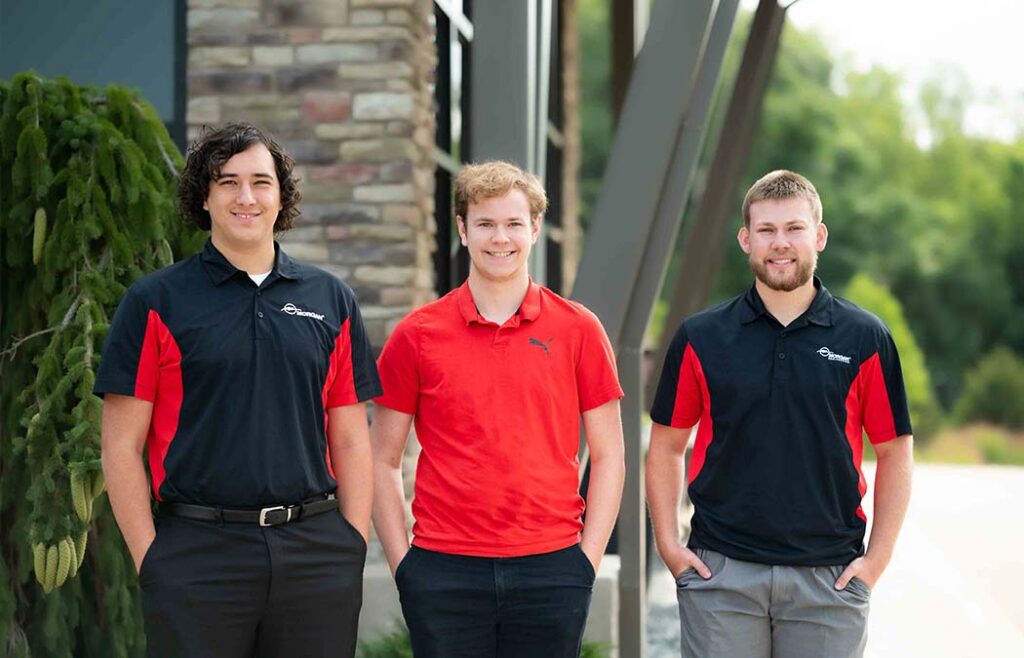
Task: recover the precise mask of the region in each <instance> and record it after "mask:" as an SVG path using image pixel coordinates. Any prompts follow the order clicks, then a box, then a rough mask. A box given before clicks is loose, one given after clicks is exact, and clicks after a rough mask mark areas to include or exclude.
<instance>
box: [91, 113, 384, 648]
mask: <svg viewBox="0 0 1024 658" xmlns="http://www.w3.org/2000/svg"><path fill="white" fill-rule="evenodd" d="M292 168H293V162H292V160H291V158H289V157H288V155H287V154H286V153H285V152H284V151H283V150H282V149H281V147H280V146H279V145H278V144H277V143H276V142H275V141H274V140H273V139H272V138H271V137H270V136H268V135H267V134H266V133H264V132H263V131H261V130H260V129H259V128H257V127H255V126H253V125H249V124H229V125H227V126H224V127H223V128H220V129H217V130H213V131H209V132H207V133H206V134H204V135H203V136H202V137H201V138H200V139H199V141H198V142H197V143H196V144H194V145H193V147H192V148H191V149H190V151H189V154H188V159H187V162H186V165H185V171H184V172H183V173H182V176H181V181H180V185H179V205H180V208H181V211H182V214H183V216H184V217H185V219H186V220H188V221H192V222H194V223H195V224H197V225H198V226H199V227H200V228H202V229H204V230H209V231H210V239H209V241H207V243H206V246H205V247H204V248H203V251H202V252H201V253H199V254H197V255H195V256H192V257H190V258H187V259H185V260H183V261H181V262H178V263H176V264H174V265H171V266H170V267H167V268H164V269H162V270H160V271H158V272H154V273H152V274H150V275H148V276H146V277H143V278H142V279H140V280H139V281H137V282H136V283H135V284H133V285H132V286H131V288H129V290H128V292H127V293H126V294H125V297H124V299H123V300H122V301H121V304H120V306H119V308H118V311H117V313H116V315H115V316H114V320H113V323H112V325H111V328H110V333H109V335H108V337H107V342H106V345H105V347H104V350H103V356H102V362H101V365H100V370H99V374H98V376H97V380H96V387H95V390H96V393H97V394H100V395H104V397H105V399H104V407H103V426H102V442H103V470H104V473H105V474H106V480H107V489H108V491H109V495H110V503H111V506H112V508H113V510H114V514H115V516H116V518H117V522H118V525H119V526H120V528H121V531H122V533H123V535H124V538H125V542H126V543H127V545H128V549H129V551H130V553H131V555H132V558H133V560H134V562H135V567H136V569H137V571H138V574H139V586H140V588H141V590H142V603H143V612H144V616H145V627H146V635H147V641H148V653H149V655H150V656H217V657H218V658H225V657H231V656H238V657H242V656H253V655H260V656H283V655H289V656H309V657H312V656H325V655H331V656H349V657H351V656H352V655H354V652H355V646H356V625H357V621H358V617H359V609H360V607H361V602H362V572H363V563H364V560H365V555H366V537H367V533H368V531H369V521H370V510H371V505H372V492H373V479H372V457H371V452H370V444H369V434H368V428H367V421H366V410H365V405H364V404H363V401H364V400H366V399H368V398H371V397H373V396H375V395H378V394H379V393H380V384H379V380H378V378H377V371H376V368H375V365H374V362H373V356H372V351H371V348H370V345H369V342H368V340H367V338H366V334H365V331H364V328H363V323H362V320H361V317H360V314H359V309H358V307H357V306H356V303H355V298H354V296H353V294H352V291H351V290H350V289H349V288H348V286H346V285H345V284H344V283H343V282H341V281H340V280H338V279H337V278H336V277H334V276H333V275H331V274H328V273H327V272H324V271H323V270H320V269H317V268H315V267H312V266H310V265H306V264H303V263H300V262H298V261H295V260H293V259H291V258H290V257H289V256H288V255H287V254H286V253H285V252H284V250H282V249H281V247H280V245H279V244H278V243H277V242H275V240H274V236H275V234H276V233H280V232H282V231H285V230H287V229H289V228H290V227H291V225H292V222H293V220H294V219H295V217H296V216H297V215H298V214H299V209H298V203H299V192H298V188H297V181H296V180H295V179H294V177H293V174H292ZM144 453H148V462H149V474H150V476H151V477H150V480H151V481H150V482H147V475H146V470H145V467H144V465H143V459H144V457H143V455H144ZM150 491H152V497H153V498H154V499H155V501H156V514H155V519H154V514H153V513H152V511H151V501H150Z"/></svg>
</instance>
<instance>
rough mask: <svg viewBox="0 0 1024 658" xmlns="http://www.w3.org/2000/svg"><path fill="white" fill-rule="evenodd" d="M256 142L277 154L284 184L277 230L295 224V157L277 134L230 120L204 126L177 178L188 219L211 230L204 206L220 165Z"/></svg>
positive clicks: (180, 204) (297, 196)
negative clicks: (275, 139)
mask: <svg viewBox="0 0 1024 658" xmlns="http://www.w3.org/2000/svg"><path fill="white" fill-rule="evenodd" d="M256 144H263V145H264V146H266V147H267V150H268V151H270V155H271V156H273V158H274V168H275V169H276V170H277V180H278V183H279V184H280V186H281V212H280V213H278V215H277V220H276V221H275V222H274V232H276V233H281V232H284V231H287V230H288V229H290V228H291V227H292V224H293V223H294V222H295V218H296V217H298V216H299V201H301V200H302V195H301V193H300V192H299V187H298V183H299V180H298V179H297V178H295V176H294V175H293V174H292V170H293V169H294V167H295V161H294V160H292V159H291V156H289V155H288V154H287V153H285V150H284V149H283V148H281V145H280V144H278V143H277V142H276V141H274V138H273V137H271V136H270V135H268V134H267V133H266V132H264V131H263V130H261V129H260V128H258V127H257V126H254V125H253V124H251V123H229V124H226V125H224V126H222V127H220V128H205V129H204V130H203V134H202V135H200V137H199V139H197V140H196V141H195V142H194V143H193V144H192V146H191V147H189V149H188V156H187V157H186V160H185V169H184V170H182V172H181V177H180V178H179V179H178V208H179V209H180V210H181V215H182V217H184V218H185V221H189V222H193V223H195V225H196V226H198V227H199V228H201V229H203V230H204V231H209V230H210V213H209V212H207V211H206V209H205V208H203V204H204V203H205V202H206V199H207V197H208V196H209V195H210V183H212V182H213V181H215V180H217V177H218V176H220V170H221V167H223V166H224V163H225V162H227V161H228V160H230V159H231V158H232V157H234V156H235V155H236V154H238V153H241V152H242V151H245V150H247V149H248V148H249V147H251V146H254V145H256Z"/></svg>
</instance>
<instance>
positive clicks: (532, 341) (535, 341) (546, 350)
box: [530, 338, 554, 356]
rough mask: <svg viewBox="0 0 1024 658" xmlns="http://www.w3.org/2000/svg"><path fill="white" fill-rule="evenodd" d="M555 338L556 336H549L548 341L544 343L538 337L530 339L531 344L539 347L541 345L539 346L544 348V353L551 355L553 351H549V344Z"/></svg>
mask: <svg viewBox="0 0 1024 658" xmlns="http://www.w3.org/2000/svg"><path fill="white" fill-rule="evenodd" d="M553 340H554V338H548V342H546V343H542V342H540V341H539V340H537V339H536V338H531V339H530V345H536V346H537V347H539V348H541V349H542V350H544V353H545V354H547V355H548V356H550V355H551V352H549V351H548V345H550V344H551V341H553Z"/></svg>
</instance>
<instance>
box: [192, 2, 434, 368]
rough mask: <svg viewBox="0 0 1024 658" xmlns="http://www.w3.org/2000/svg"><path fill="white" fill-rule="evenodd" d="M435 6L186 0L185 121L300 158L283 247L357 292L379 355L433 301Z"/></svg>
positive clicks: (416, 3)
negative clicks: (296, 213)
mask: <svg viewBox="0 0 1024 658" xmlns="http://www.w3.org/2000/svg"><path fill="white" fill-rule="evenodd" d="M432 14H433V3H432V2H430V0H188V45H189V57H188V117H187V118H188V125H189V137H190V139H191V138H194V137H195V135H197V134H198V132H199V130H200V129H201V127H202V126H203V125H204V124H219V123H223V122H227V121H240V120H245V121H252V122H254V123H256V124H258V125H260V126H262V127H264V128H266V129H267V130H269V131H270V132H271V133H273V134H274V135H275V137H276V138H277V139H278V140H279V141H280V142H281V143H282V144H283V145H284V146H285V148H286V149H287V150H288V151H289V153H291V155H292V157H294V158H295V160H296V162H297V165H298V167H297V169H298V174H299V176H300V177H301V178H302V193H303V202H302V215H301V217H300V218H299V220H298V222H297V223H296V228H295V229H293V230H292V231H290V232H288V233H286V234H285V235H284V236H283V237H282V243H283V244H284V245H285V247H286V248H287V250H288V252H289V253H290V254H292V255H293V256H295V257H296V258H300V259H302V260H306V261H308V262H312V263H315V264H317V265H319V266H321V267H324V268H325V269H328V270H330V271H332V272H334V273H336V274H337V275H339V276H340V277H342V278H343V279H344V280H345V281H346V282H348V284H349V285H350V286H352V288H353V289H354V290H355V292H356V294H357V295H358V297H359V301H360V307H361V309H362V311H363V317H364V319H365V321H366V325H367V329H368V331H369V333H370V338H371V340H372V341H373V344H374V345H375V346H376V347H378V348H379V347H380V346H381V345H382V344H383V342H384V339H385V338H386V336H387V334H388V332H389V331H390V330H391V328H392V327H393V326H394V324H395V322H397V321H398V319H400V318H401V317H402V316H403V315H405V313H407V312H408V311H409V310H410V309H412V308H414V307H415V306H418V305H420V304H422V303H424V302H425V301H428V300H429V299H431V298H432V297H433V283H432V276H433V266H432V263H431V258H430V256H431V251H432V249H433V247H434V238H433V232H434V230H433V225H434V221H433V207H434V203H433V185H434V175H433V172H434V165H433V161H432V160H431V157H430V152H431V149H432V147H433V142H434V116H433V107H432V96H431V93H430V89H429V87H428V81H429V80H430V79H431V78H432V76H433V70H434V67H435V65H436V55H435V52H434V43H433V32H432V28H431V26H430V23H429V22H428V21H429V19H430V17H431V16H432Z"/></svg>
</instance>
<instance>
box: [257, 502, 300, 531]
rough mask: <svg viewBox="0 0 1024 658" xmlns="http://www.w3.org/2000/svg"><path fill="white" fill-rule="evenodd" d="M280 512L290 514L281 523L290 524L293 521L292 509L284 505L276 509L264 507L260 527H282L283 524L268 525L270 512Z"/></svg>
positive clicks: (261, 511) (261, 512)
mask: <svg viewBox="0 0 1024 658" xmlns="http://www.w3.org/2000/svg"><path fill="white" fill-rule="evenodd" d="M278 510H281V511H282V512H288V516H286V517H285V519H284V521H281V523H288V522H289V521H291V520H292V508H291V507H285V506H284V505H277V506H276V507H264V508H263V509H261V510H260V527H263V528H269V527H271V526H275V525H281V523H267V514H269V513H270V512H276V511H278Z"/></svg>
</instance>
